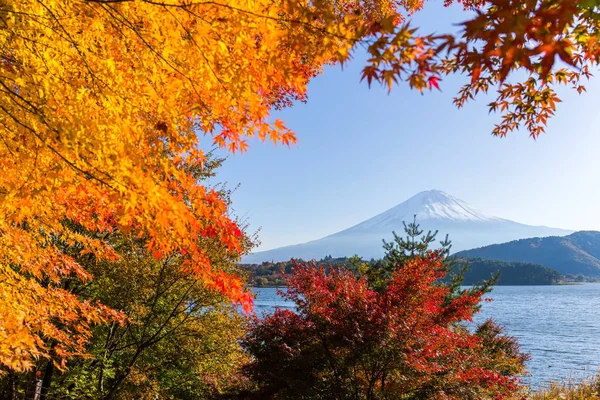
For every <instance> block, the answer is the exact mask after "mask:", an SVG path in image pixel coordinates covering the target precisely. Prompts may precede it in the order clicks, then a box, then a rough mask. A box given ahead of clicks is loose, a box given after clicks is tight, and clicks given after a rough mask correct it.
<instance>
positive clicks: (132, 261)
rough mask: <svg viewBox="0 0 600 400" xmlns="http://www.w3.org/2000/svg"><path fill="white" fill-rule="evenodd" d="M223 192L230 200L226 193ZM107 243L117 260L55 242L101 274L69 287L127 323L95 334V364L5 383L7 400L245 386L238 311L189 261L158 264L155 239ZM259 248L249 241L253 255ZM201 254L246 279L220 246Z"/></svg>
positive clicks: (202, 175) (184, 394)
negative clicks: (36, 392) (151, 244)
mask: <svg viewBox="0 0 600 400" xmlns="http://www.w3.org/2000/svg"><path fill="white" fill-rule="evenodd" d="M220 163H221V160H215V159H212V160H210V161H209V162H207V163H206V164H205V166H204V168H202V169H197V170H194V171H190V172H191V173H192V174H193V175H194V176H195V177H196V179H199V180H203V179H206V178H208V177H211V176H213V174H214V169H215V168H217V167H218V166H219V165H220ZM219 191H220V193H221V195H222V196H223V198H225V199H228V198H229V192H228V191H227V190H226V189H225V188H222V187H220V188H219ZM64 223H65V224H70V225H71V227H70V229H71V230H73V231H77V232H80V233H81V234H82V235H87V236H94V235H96V233H94V232H89V231H87V230H85V229H83V228H82V227H81V226H78V225H76V224H74V223H72V222H71V221H65V222H64ZM103 240H105V241H106V242H108V243H110V245H111V246H112V248H114V249H115V252H116V254H117V255H118V258H115V259H112V260H98V259H97V258H95V257H94V256H93V255H90V254H84V255H82V254H81V253H80V252H79V249H78V248H76V246H74V245H73V244H71V243H68V242H66V241H64V240H62V239H60V238H56V243H55V245H56V246H59V247H60V248H61V249H62V251H63V252H64V253H66V254H70V255H71V256H73V257H74V258H75V260H76V261H77V262H78V263H80V264H81V265H83V266H84V268H85V269H86V270H87V271H89V272H90V273H91V274H92V275H93V279H91V280H90V281H85V282H84V281H81V280H79V279H77V278H75V277H65V278H63V279H62V281H61V285H62V287H63V288H65V289H67V290H69V291H70V292H71V293H73V294H75V295H77V296H78V297H79V298H80V299H81V300H82V301H90V302H95V301H99V302H101V303H102V304H105V305H107V306H109V307H111V308H112V309H115V310H120V311H122V312H124V314H125V315H126V316H127V319H126V321H125V322H124V323H122V324H119V323H117V322H113V323H110V324H105V325H96V326H95V327H93V328H92V331H91V337H90V340H89V344H88V345H87V347H86V352H88V354H89V355H90V357H85V358H82V357H80V358H75V359H72V360H71V361H70V362H69V363H68V364H67V365H66V366H67V369H66V370H65V371H58V370H56V368H55V367H54V366H53V364H52V363H51V362H48V361H47V360H45V359H40V360H38V362H37V363H36V365H35V369H34V371H33V372H32V373H23V374H14V373H12V374H7V375H6V376H2V375H0V398H12V397H13V396H24V395H26V394H27V393H29V392H31V391H32V389H34V388H35V385H36V384H38V385H39V384H42V382H43V385H44V386H45V390H44V392H43V393H42V395H41V396H40V398H39V400H44V399H46V398H48V399H54V398H61V399H62V398H64V399H90V400H91V399H105V400H109V399H198V398H210V397H214V396H217V395H219V394H221V393H223V392H227V391H229V390H230V389H231V388H233V387H235V388H236V389H237V387H238V386H242V384H241V383H240V382H239V381H238V377H239V374H238V370H239V367H240V366H241V365H242V364H243V363H244V362H245V361H246V355H245V353H244V352H243V351H242V349H241V347H240V346H239V340H240V339H241V338H243V337H244V335H245V332H246V318H245V317H244V316H243V315H241V314H240V313H239V312H238V310H237V307H236V306H235V305H233V304H231V301H230V300H229V299H228V298H227V297H225V296H224V295H223V294H222V293H221V292H219V291H218V290H215V289H211V288H209V287H208V286H207V285H206V283H205V282H204V280H203V279H202V277H200V276H197V275H196V274H193V273H190V272H191V271H189V268H193V266H192V265H189V264H188V263H187V261H188V259H187V258H186V256H185V255H183V254H177V255H172V256H168V257H166V256H163V257H162V258H160V259H157V258H156V256H155V255H154V254H151V253H150V251H149V250H148V246H147V243H146V238H144V237H136V236H132V235H130V234H127V233H124V232H120V231H118V230H114V231H113V232H112V233H110V234H104V237H103ZM251 242H252V239H251V238H250V237H248V236H245V237H244V240H243V243H244V246H245V251H247V250H248V249H249V248H250V246H251ZM198 245H199V246H202V248H204V249H206V250H207V254H208V257H209V258H210V262H211V264H212V265H213V266H214V268H215V270H216V271H222V272H223V273H227V274H235V275H244V274H243V271H242V270H240V269H239V268H238V267H237V266H236V261H237V260H238V258H237V257H238V256H237V255H236V254H234V253H231V252H229V251H227V249H226V247H225V246H223V245H222V243H221V242H220V241H219V240H218V238H211V237H200V238H198ZM46 345H47V346H52V343H51V342H49V343H47V344H46ZM36 374H37V376H36Z"/></svg>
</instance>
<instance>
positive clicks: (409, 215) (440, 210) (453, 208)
mask: <svg viewBox="0 0 600 400" xmlns="http://www.w3.org/2000/svg"><path fill="white" fill-rule="evenodd" d="M415 215H416V216H417V221H423V222H424V221H427V220H450V221H464V222H467V221H471V222H491V221H500V220H501V219H500V218H497V217H494V216H492V215H489V214H486V213H484V212H483V211H479V210H477V209H475V208H473V207H471V206H470V205H469V204H467V203H466V202H464V201H462V200H460V199H458V198H456V197H454V196H451V195H449V194H447V193H445V192H442V191H441V190H427V191H424V192H421V193H417V194H416V195H414V196H413V197H411V198H409V199H408V200H406V201H405V202H403V203H401V204H399V205H397V206H395V207H393V208H390V209H389V210H387V211H385V212H383V213H381V214H379V215H376V216H375V217H373V218H370V219H368V220H366V221H364V222H361V223H360V224H358V225H355V226H353V227H352V228H350V229H348V230H373V229H374V228H377V229H378V230H379V229H383V230H385V229H386V228H388V227H394V228H397V227H398V226H402V221H407V222H409V221H412V220H413V216H415Z"/></svg>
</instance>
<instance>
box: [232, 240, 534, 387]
mask: <svg viewBox="0 0 600 400" xmlns="http://www.w3.org/2000/svg"><path fill="white" fill-rule="evenodd" d="M445 274H446V269H445V268H444V255H443V253H441V252H427V254H426V255H425V256H415V257H413V258H411V259H410V260H408V261H407V262H406V263H404V265H402V266H401V268H400V266H399V268H398V270H397V271H395V272H394V273H393V274H392V275H391V277H390V278H389V281H388V283H387V285H386V287H385V289H383V290H378V291H376V290H373V289H372V288H371V287H370V286H369V282H368V280H367V279H366V278H365V277H360V276H356V275H355V274H353V273H352V272H350V271H348V270H344V269H331V270H330V271H329V272H326V269H325V268H313V267H307V266H299V267H298V268H296V269H295V271H294V273H293V274H292V276H291V277H290V278H289V279H288V291H287V292H286V293H285V294H283V295H284V297H286V298H287V299H288V300H291V301H294V302H295V303H296V304H297V312H292V311H290V310H277V311H276V312H275V313H273V314H271V315H269V316H267V317H266V318H264V319H262V320H260V319H255V320H254V321H253V323H252V326H251V330H250V333H249V336H248V338H247V339H246V340H245V342H244V345H245V347H246V349H247V350H248V351H249V352H250V353H251V355H252V356H253V362H252V363H251V364H249V365H248V366H247V369H246V373H247V374H248V375H249V376H250V377H251V378H253V379H254V380H255V381H256V382H257V383H258V385H259V389H258V392H257V393H256V395H257V397H261V398H273V397H277V398H280V399H285V398H296V399H297V398H302V399H398V398H411V399H430V398H436V399H486V398H489V399H501V398H509V397H510V396H513V395H514V394H515V393H516V392H518V391H519V390H520V386H519V379H518V376H519V374H520V373H521V372H523V370H524V361H525V360H526V358H527V357H526V356H525V355H523V354H521V353H520V351H519V347H518V345H517V343H516V341H515V340H514V339H512V338H510V337H507V336H505V335H503V334H502V331H501V329H500V328H498V327H497V326H496V325H495V324H494V323H493V322H492V321H488V322H486V323H485V324H483V325H481V326H480V327H479V328H478V329H477V330H476V331H475V332H471V331H469V330H468V329H466V328H465V327H464V325H463V323H464V322H467V321H471V320H472V316H473V314H474V313H475V312H476V310H477V305H478V303H479V302H480V301H481V296H482V294H483V293H484V292H483V290H480V291H460V292H456V293H451V292H452V288H451V287H450V286H448V285H442V284H440V283H439V282H440V280H441V279H442V278H443V277H444V275H445Z"/></svg>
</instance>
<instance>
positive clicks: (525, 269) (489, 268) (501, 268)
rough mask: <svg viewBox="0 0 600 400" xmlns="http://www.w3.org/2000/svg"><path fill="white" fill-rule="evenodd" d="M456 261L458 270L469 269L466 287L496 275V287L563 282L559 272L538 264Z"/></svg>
mask: <svg viewBox="0 0 600 400" xmlns="http://www.w3.org/2000/svg"><path fill="white" fill-rule="evenodd" d="M456 261H457V263H456V264H457V267H458V268H460V267H461V266H464V265H466V267H467V269H466V271H465V272H464V275H463V278H464V282H463V284H465V285H474V284H477V283H478V282H481V281H483V280H485V279H490V278H491V277H493V276H495V275H498V281H497V282H496V285H552V284H556V283H559V282H561V281H562V280H563V276H562V275H561V274H560V273H559V272H558V271H555V270H553V269H550V268H546V267H544V266H543V265H538V264H532V263H526V262H516V261H498V260H486V259H482V258H468V259H457V260H456Z"/></svg>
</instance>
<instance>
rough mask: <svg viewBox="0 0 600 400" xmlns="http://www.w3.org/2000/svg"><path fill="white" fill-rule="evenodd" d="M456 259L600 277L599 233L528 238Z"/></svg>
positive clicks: (474, 250) (484, 248)
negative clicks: (535, 266) (521, 264)
mask: <svg viewBox="0 0 600 400" xmlns="http://www.w3.org/2000/svg"><path fill="white" fill-rule="evenodd" d="M455 255H456V256H457V257H480V258H483V259H493V260H501V261H519V262H531V263H536V264H541V265H544V266H546V267H548V268H552V269H555V270H557V271H558V272H560V273H562V274H565V275H567V274H572V275H584V276H590V277H599V276H600V232H598V231H578V232H574V233H572V234H570V235H567V236H550V237H532V238H527V239H520V240H513V241H510V242H506V243H499V244H492V245H488V246H483V247H479V248H475V249H470V250H465V251H460V252H457V253H456V254H455Z"/></svg>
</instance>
